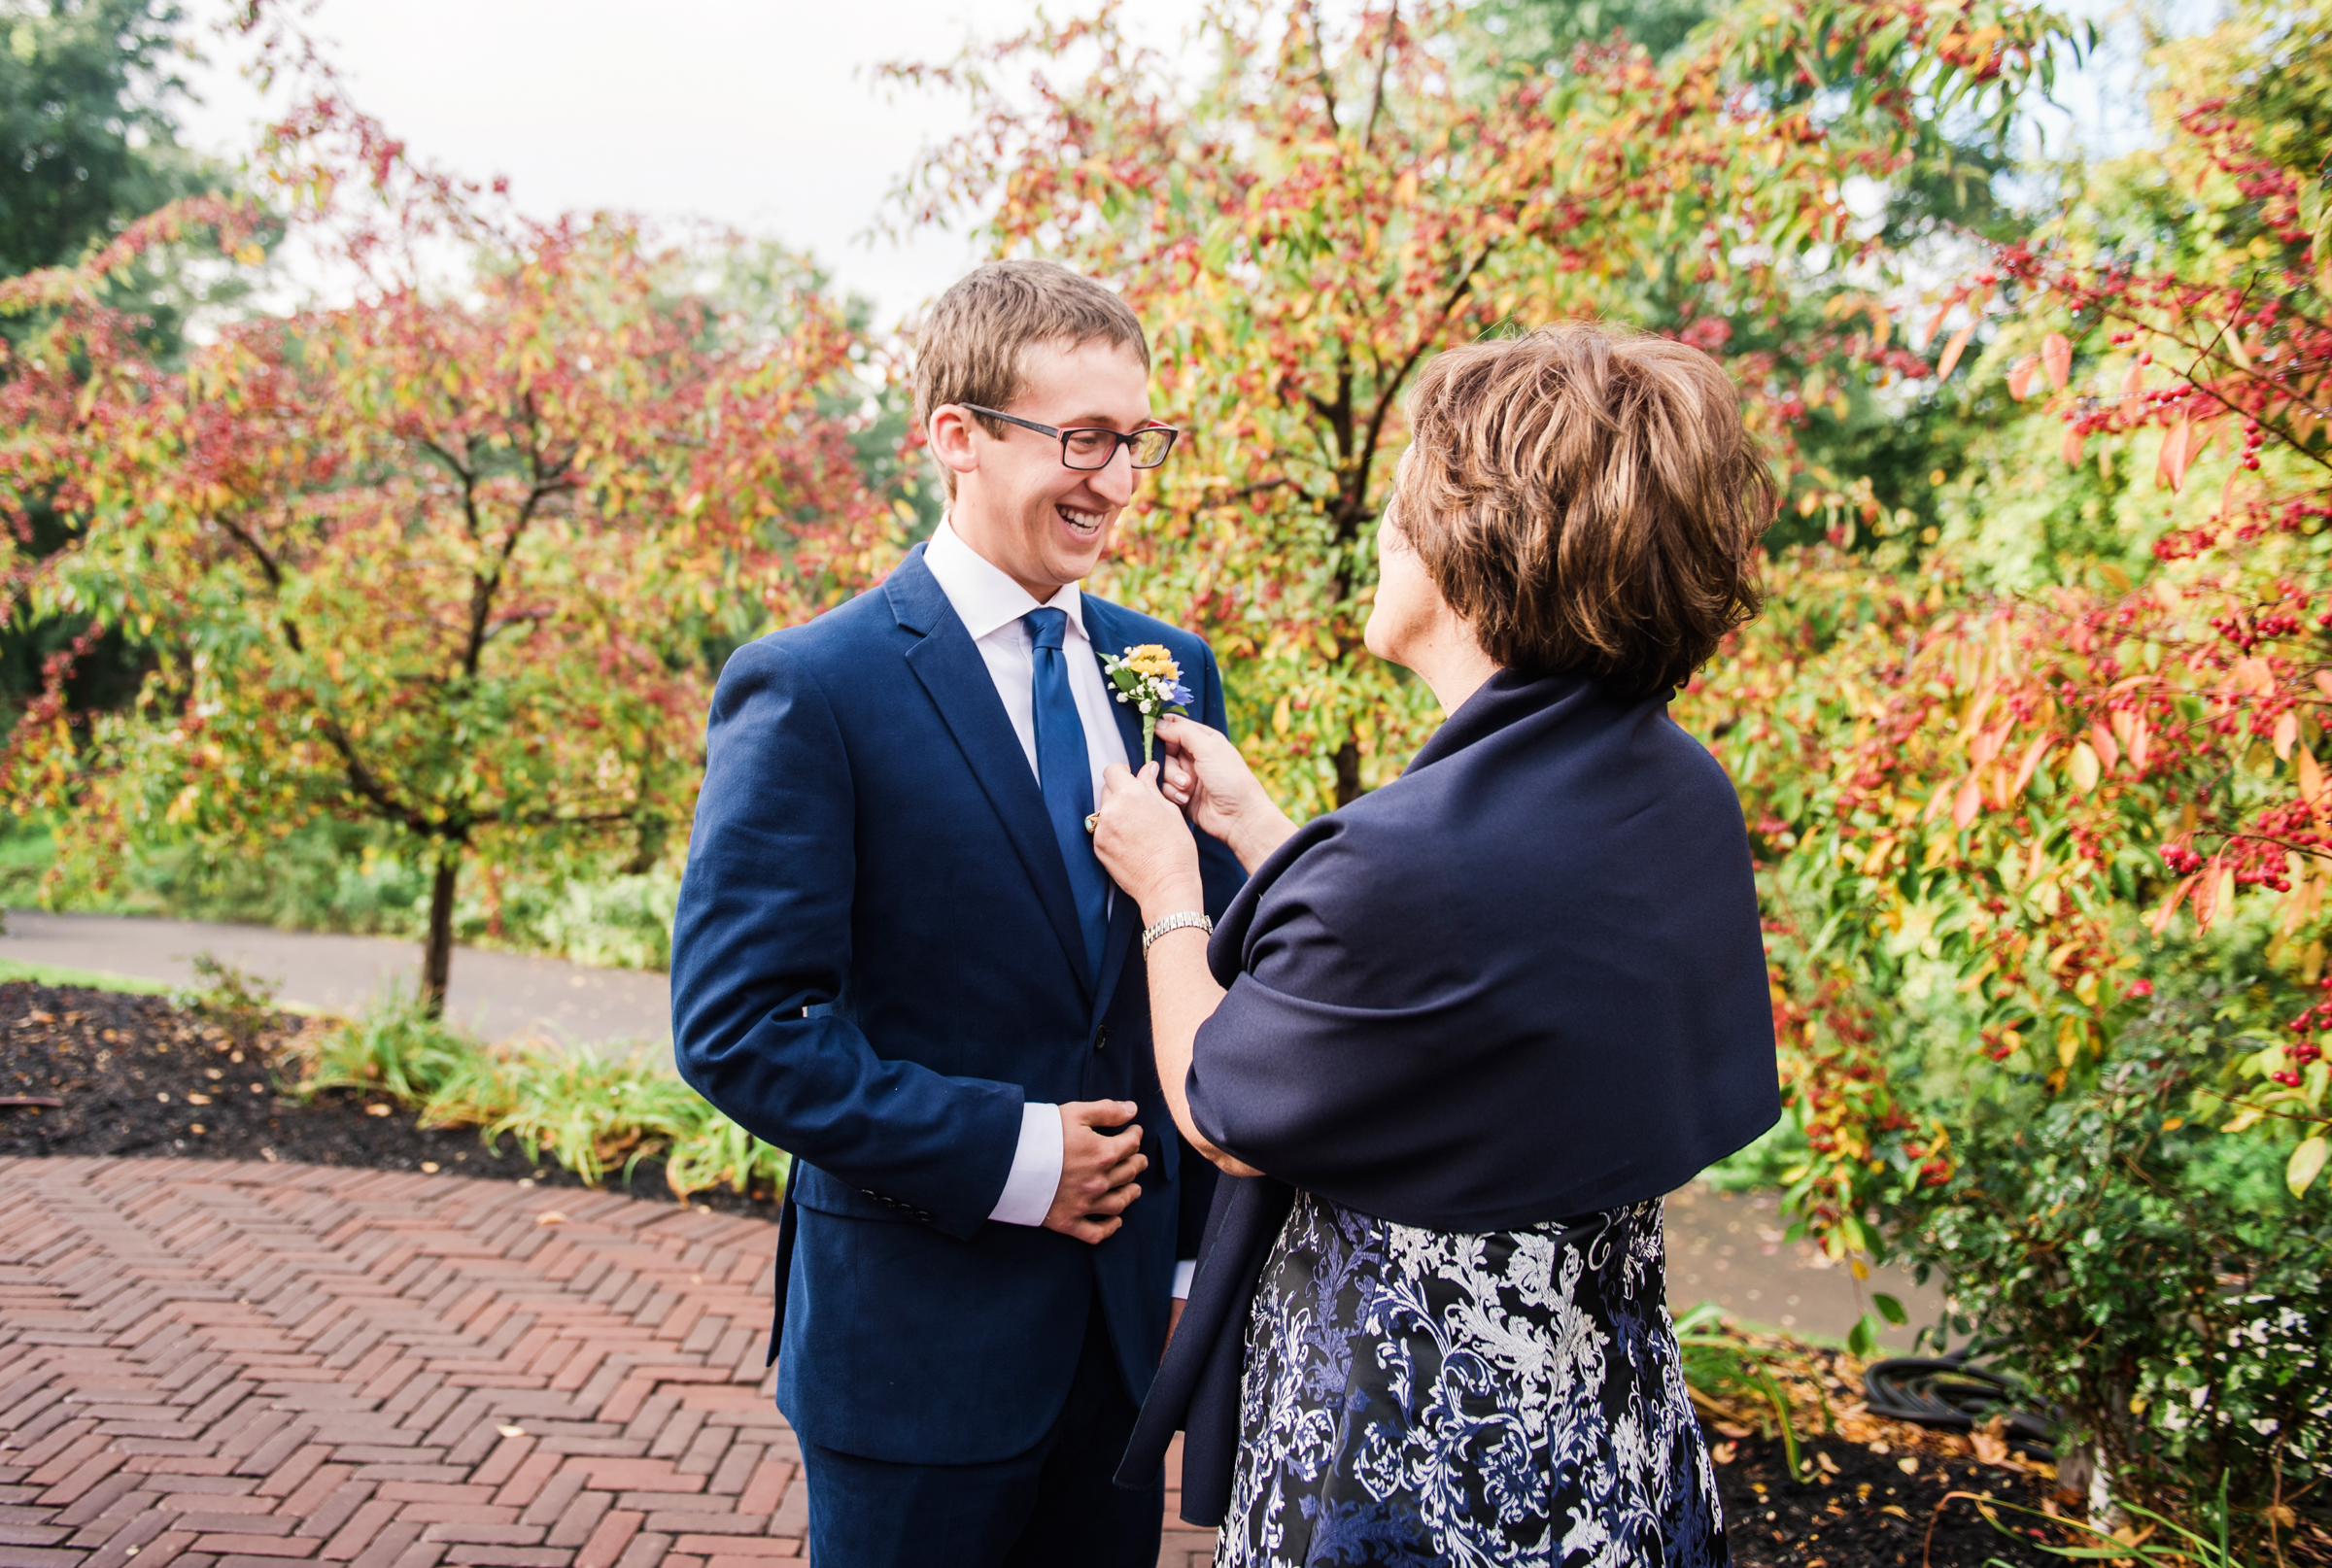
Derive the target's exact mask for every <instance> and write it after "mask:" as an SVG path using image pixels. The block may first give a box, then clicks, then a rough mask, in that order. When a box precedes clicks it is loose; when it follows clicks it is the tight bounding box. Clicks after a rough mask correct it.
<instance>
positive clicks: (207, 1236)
mask: <svg viewBox="0 0 2332 1568" xmlns="http://www.w3.org/2000/svg"><path fill="white" fill-rule="evenodd" d="M775 1244H776V1234H775V1229H774V1227H772V1226H771V1225H768V1224H766V1223H764V1222H761V1221H758V1220H752V1219H738V1218H730V1217H726V1216H721V1215H715V1214H711V1213H707V1212H704V1211H702V1210H688V1209H683V1208H676V1207H674V1206H673V1205H670V1204H659V1203H648V1202H643V1201H638V1200H633V1199H626V1198H619V1197H613V1196H610V1195H606V1194H599V1193H583V1192H577V1191H574V1190H572V1189H558V1190H553V1189H543V1188H530V1187H521V1186H517V1185H514V1184H511V1183H507V1182H494V1181H473V1180H464V1179H461V1178H458V1177H453V1176H408V1175H401V1174H396V1173H389V1172H377V1171H349V1170H333V1169H324V1168H320V1167H314V1166H298V1165H288V1164H285V1165H271V1164H257V1163H233V1162H226V1161H210V1160H68V1159H57V1160H0V1568H125V1565H127V1564H129V1563H130V1562H131V1560H132V1559H133V1558H134V1559H136V1568H159V1565H161V1564H164V1563H177V1564H180V1565H182V1568H290V1565H289V1563H288V1562H287V1559H299V1560H304V1561H308V1562H313V1563H317V1564H328V1565H331V1568H433V1565H435V1564H439V1563H480V1564H507V1565H510V1568H651V1565H654V1564H666V1565H669V1568H767V1565H768V1564H769V1563H770V1562H771V1560H772V1559H774V1558H793V1557H798V1556H800V1554H801V1552H802V1545H803V1532H804V1528H805V1525H806V1509H805V1499H804V1495H803V1489H802V1487H801V1485H800V1484H799V1479H798V1478H799V1476H800V1470H801V1454H800V1449H798V1448H797V1446H796V1445H795V1442H794V1438H793V1434H792V1433H791V1432H790V1431H788V1430H787V1428H786V1425H785V1422H784V1420H783V1418H782V1417H780V1416H779V1415H778V1414H777V1412H776V1409H775V1407H774V1405H773V1404H772V1381H773V1379H774V1374H773V1373H765V1372H764V1370H763V1368H762V1350H763V1346H764V1343H765V1341H764V1336H765V1335H766V1334H767V1333H768V1330H769V1315H770V1297H769V1290H770V1260H771V1257H772V1253H773V1251H774V1248H775ZM1177 1471H1179V1466H1176V1467H1174V1468H1173V1469H1170V1471H1169V1484H1173V1478H1174V1476H1175V1474H1176V1472H1177ZM1168 1522H1169V1525H1170V1528H1169V1529H1168V1531H1167V1538H1166V1546H1165V1550H1164V1551H1163V1552H1162V1553H1161V1555H1160V1559H1159V1560H1160V1563H1161V1568H1165V1565H1169V1564H1170V1565H1171V1568H1205V1564H1206V1563H1207V1562H1208V1561H1209V1558H1210V1555H1211V1552H1210V1551H1209V1549H1210V1548H1211V1546H1212V1539H1211V1532H1195V1531H1189V1530H1187V1529H1185V1528H1181V1527H1172V1526H1175V1520H1174V1519H1173V1499H1172V1497H1171V1496H1170V1498H1169V1504H1168Z"/></svg>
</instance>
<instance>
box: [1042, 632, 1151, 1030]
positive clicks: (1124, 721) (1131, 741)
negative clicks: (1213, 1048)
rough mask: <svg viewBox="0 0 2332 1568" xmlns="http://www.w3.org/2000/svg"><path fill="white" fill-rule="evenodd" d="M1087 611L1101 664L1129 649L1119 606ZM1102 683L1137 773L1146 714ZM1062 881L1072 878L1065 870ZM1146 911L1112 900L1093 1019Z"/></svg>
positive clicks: (1106, 1006) (1105, 1003) (1110, 992)
mask: <svg viewBox="0 0 2332 1568" xmlns="http://www.w3.org/2000/svg"><path fill="white" fill-rule="evenodd" d="M1081 602H1082V604H1083V606H1084V612H1085V635H1086V636H1088V637H1090V638H1092V639H1093V658H1094V661H1095V663H1099V662H1100V659H1101V656H1102V655H1103V654H1105V653H1106V654H1110V655H1112V656H1113V657H1115V656H1116V655H1119V654H1122V653H1124V652H1125V650H1126V648H1127V646H1128V644H1127V642H1126V640H1125V635H1124V629H1123V628H1121V627H1119V626H1118V625H1117V623H1116V616H1115V606H1113V605H1110V604H1108V603H1106V602H1104V601H1103V600H1101V599H1097V598H1095V597H1092V596H1091V595H1090V594H1088V595H1085V596H1083V597H1082V600H1081ZM1101 679H1102V684H1103V685H1104V686H1105V687H1108V688H1109V691H1110V694H1111V700H1110V711H1111V712H1113V713H1115V714H1116V715H1117V733H1118V734H1120V735H1122V736H1123V737H1124V739H1125V761H1126V766H1127V767H1131V768H1132V769H1133V770H1134V771H1135V772H1137V773H1138V772H1140V771H1141V770H1142V715H1141V714H1139V713H1137V712H1135V711H1134V705H1133V704H1132V703H1131V702H1120V701H1118V700H1116V691H1117V688H1116V686H1115V684H1114V683H1113V682H1112V681H1111V680H1110V677H1109V674H1108V672H1107V671H1106V670H1105V671H1104V672H1103V674H1102V677H1101ZM1062 880H1063V881H1064V882H1066V881H1067V880H1068V877H1067V873H1065V872H1064V873H1063V875H1062ZM1141 925H1142V911H1141V910H1140V909H1138V908H1136V907H1135V906H1134V901H1133V900H1131V899H1129V898H1127V897H1126V896H1125V893H1124V890H1123V889H1119V890H1118V893H1117V896H1116V898H1115V899H1114V900H1112V901H1111V907H1110V931H1109V936H1108V937H1107V939H1106V940H1104V941H1103V943H1102V947H1101V983H1100V984H1099V985H1098V986H1096V987H1095V988H1094V993H1093V1018H1094V1021H1095V1022H1096V1023H1098V1022H1099V1021H1100V1020H1101V1019H1102V1018H1103V1017H1105V1016H1107V1015H1108V1013H1109V1010H1110V1002H1111V999H1112V998H1113V997H1115V995H1116V992H1117V981H1118V978H1119V976H1121V975H1122V974H1123V973H1124V972H1125V963H1126V955H1127V954H1128V953H1130V952H1131V951H1132V950H1133V945H1134V936H1135V934H1136V933H1137V932H1138V931H1139V930H1140V929H1141Z"/></svg>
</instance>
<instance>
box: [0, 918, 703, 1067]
mask: <svg viewBox="0 0 2332 1568" xmlns="http://www.w3.org/2000/svg"><path fill="white" fill-rule="evenodd" d="M206 951H207V952H209V953H212V954H214V955H215V956H217V957H219V958H222V959H224V960H226V961H227V962H229V963H232V964H235V965H237V966H239V967H241V968H243V969H245V970H248V971H250V972H252V973H254V974H258V975H263V976H265V977H266V978H268V979H271V980H274V981H276V982H278V983H279V984H280V985H282V987H283V991H282V996H283V998H284V1000H285V1001H287V1002H296V1003H301V1004H303V1005H305V1006H311V1007H324V1008H327V1009H329V1010H331V1011H334V1012H345V1013H354V1012H360V1011H361V1010H362V1009H363V1007H364V1006H365V1004H367V1003H369V1002H371V1001H372V1000H373V999H374V998H376V997H379V996H381V995H383V994H385V993H386V992H387V990H388V988H389V985H390V982H391V981H392V980H402V981H403V982H404V983H405V984H406V985H407V986H408V987H410V986H412V985H413V984H414V983H416V982H417V981H418V980H419V978H420V975H421V948H420V945H419V944H418V943H414V942H405V941H393V940H391V939H389V938H388V937H339V936H331V935H328V934H324V933H317V932H300V931H277V930H275V929H274V928H272V927H269V926H234V925H224V924H221V923H218V922H214V921H203V920H156V919H151V918H147V917H144V916H132V915H89V914H50V913H48V912H46V911H44V910H38V909H11V910H9V911H8V932H7V935H5V936H0V958H13V959H15V960H17V962H19V963H24V964H48V965H53V966H55V967H56V968H59V969H73V970H93V971H97V972H99V973H103V974H125V975H128V976H130V977H132V978H134V979H141V980H159V981H162V982H164V983H166V984H170V985H189V984H191V983H192V982H193V979H194V971H193V966H192V963H191V961H192V959H193V957H194V955H195V954H196V953H200V952H206ZM446 1010H447V1011H448V1012H449V1013H450V1014H452V1016H453V1017H454V1018H455V1019H456V1020H458V1021H460V1022H462V1023H463V1024H466V1025H468V1026H469V1027H470V1028H472V1029H474V1030H476V1031H477V1033H478V1034H480V1035H481V1036H483V1037H484V1038H486V1039H487V1040H504V1039H507V1038H509V1037H510V1036H512V1035H517V1034H523V1033H525V1032H526V1031H528V1030H530V1029H537V1028H539V1029H541V1030H543V1031H545V1032H547V1033H550V1034H554V1035H556V1036H558V1037H559V1038H560V1039H562V1040H568V1041H577V1042H579V1041H599V1040H648V1041H663V1040H670V1039H671V1035H672V1028H671V988H670V986H669V982H668V981H667V979H666V977H665V976H664V975H662V974H654V973H648V972H645V971H638V970H603V969H594V968H592V967H590V966H589V965H585V964H569V963H566V961H564V960H562V959H556V958H534V957H529V956H527V955H524V954H520V953H496V952H488V951H485V950H483V949H480V948H475V947H461V948H457V949H455V951H454V971H453V982H452V985H451V987H450V988H449V991H448V993H447V997H446Z"/></svg>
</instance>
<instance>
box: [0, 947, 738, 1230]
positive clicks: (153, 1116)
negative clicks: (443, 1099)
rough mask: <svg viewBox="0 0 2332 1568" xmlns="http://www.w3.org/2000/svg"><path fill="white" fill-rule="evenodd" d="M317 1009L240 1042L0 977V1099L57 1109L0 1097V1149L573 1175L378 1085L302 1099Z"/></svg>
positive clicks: (124, 998)
mask: <svg viewBox="0 0 2332 1568" xmlns="http://www.w3.org/2000/svg"><path fill="white" fill-rule="evenodd" d="M317 1027H321V1026H320V1025H319V1024H317V1022H316V1021H315V1020H312V1019H303V1018H300V1017H298V1016H296V1015H294V1014H291V1013H277V1014H274V1015H272V1016H271V1017H270V1018H269V1020H268V1022H267V1024H266V1025H265V1026H263V1027H262V1028H261V1030H260V1031H259V1033H258V1038H257V1040H256V1042H255V1043H254V1044H253V1045H252V1046H251V1047H250V1048H249V1049H237V1048H236V1046H235V1043H234V1041H233V1040H230V1039H229V1037H228V1035H227V1032H226V1030H225V1029H224V1028H223V1027H222V1026H221V1025H219V1024H217V1023H213V1022H211V1021H209V1020H207V1019H205V1018H203V1017H202V1016H200V1015H199V1014H198V1013H195V1012H192V1011H189V1010H188V1009H185V1008H182V1007H178V1006H173V1005H172V1004H171V1002H170V1001H169V999H167V998H165V997H156V996H136V995H130V994H126V993H123V992H118V991H96V990H91V989H89V988H87V987H86V986H50V985H38V984H35V983H33V982H31V981H28V980H10V981H6V982H0V1097H18V1098H26V1099H54V1100H61V1101H62V1102H63V1104H62V1105H61V1106H58V1107H53V1108H44V1107H0V1155H36V1156H37V1155H74V1154H78V1155H115V1156H147V1157H154V1156H163V1155H167V1156H176V1157H193V1158H201V1159H215V1160H294V1161H298V1162H301V1163H304V1164H309V1165H339V1166H363V1167H366V1168H369V1169H374V1170H387V1171H422V1170H429V1169H431V1168H434V1169H435V1170H437V1171H439V1172H442V1173H444V1174H445V1175H448V1176H490V1177H495V1178H497V1179H501V1180H532V1182H534V1184H536V1185H537V1186H545V1187H580V1186H582V1185H584V1182H583V1180H582V1178H581V1177H579V1176H575V1175H574V1173H572V1172H570V1171H567V1170H566V1169H565V1168H564V1167H561V1166H558V1165H555V1164H552V1163H551V1162H549V1161H548V1160H545V1161H543V1162H542V1163H541V1164H539V1165H537V1164H534V1163H532V1161H530V1160H529V1159H528V1158H527V1155H526V1153H525V1151H523V1150H522V1149H520V1148H518V1147H517V1146H516V1144H515V1143H514V1142H512V1141H511V1140H509V1139H507V1138H504V1139H502V1140H500V1141H499V1150H498V1152H497V1150H495V1149H491V1148H489V1147H487V1145H486V1143H485V1142H484V1141H483V1140H482V1139H481V1138H480V1137H479V1136H478V1132H477V1130H476V1129H475V1128H469V1127H449V1128H423V1127H421V1126H418V1125H417V1124H416V1122H415V1119H414V1116H413V1113H412V1112H411V1111H409V1110H406V1109H404V1108H401V1107H399V1106H397V1105H396V1104H395V1103H394V1102H393V1101H391V1100H390V1099H389V1097H388V1096H386V1095H378V1094H374V1095H367V1094H362V1093H359V1092H357V1091H354V1090H345V1089H327V1090H325V1091H324V1092H322V1093H320V1094H318V1095H317V1096H316V1097H315V1098H314V1099H313V1100H308V1101H304V1102H303V1101H301V1100H299V1099H296V1098H294V1097H292V1096H291V1094H290V1093H289V1092H288V1091H289V1090H290V1089H291V1086H292V1085H293V1084H294V1083H295V1082H296V1080H297V1077H298V1070H297V1067H296V1064H295V1061H294V1059H293V1058H292V1055H291V1045H292V1043H293V1042H294V1041H295V1040H297V1038H298V1036H299V1034H300V1032H301V1031H302V1030H304V1029H311V1028H317ZM610 1184H611V1185H612V1186H613V1187H614V1188H615V1189H616V1190H619V1191H628V1192H629V1193H630V1194H631V1195H632V1196H633V1197H635V1198H652V1199H658V1200H661V1201H663V1202H667V1203H669V1202H672V1201H673V1199H672V1192H671V1189H670V1188H669V1186H667V1185H666V1184H665V1179H664V1162H663V1161H661V1160H642V1161H641V1162H640V1163H639V1165H638V1166H637V1168H636V1169H634V1172H633V1174H632V1178H631V1181H630V1182H629V1184H626V1183H625V1182H624V1181H623V1180H622V1178H621V1176H620V1175H619V1176H616V1177H615V1178H614V1179H613V1180H612V1181H611V1183H610ZM689 1202H690V1203H691V1204H692V1205H696V1206H700V1207H704V1208H710V1209H715V1210H723V1211H725V1212H729V1213H742V1214H755V1215H759V1216H761V1217H763V1218H766V1219H775V1218H776V1217H777V1206H776V1205H775V1204H773V1203H757V1202H755V1201H753V1200H752V1199H749V1198H746V1197H744V1196H742V1195H741V1194H738V1193H734V1192H701V1193H697V1194H695V1195H693V1196H692V1197H691V1198H690V1199H689Z"/></svg>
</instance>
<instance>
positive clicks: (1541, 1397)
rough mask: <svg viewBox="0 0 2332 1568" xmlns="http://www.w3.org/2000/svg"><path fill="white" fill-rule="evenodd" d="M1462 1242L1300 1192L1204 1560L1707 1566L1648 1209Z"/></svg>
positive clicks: (1267, 1270)
mask: <svg viewBox="0 0 2332 1568" xmlns="http://www.w3.org/2000/svg"><path fill="white" fill-rule="evenodd" d="M1562 1231H1563V1227H1562V1226H1560V1225H1545V1226H1539V1227H1536V1228H1533V1229H1530V1230H1523V1231H1496V1232H1491V1233H1489V1234H1485V1235H1466V1234H1458V1233H1452V1232H1445V1231H1429V1230H1420V1229H1417V1228H1415V1227H1413V1226H1407V1225H1395V1224H1392V1223H1390V1222H1389V1221H1387V1220H1381V1219H1375V1218H1372V1217H1370V1216H1369V1215H1366V1214H1361V1213H1356V1212H1355V1211H1353V1210H1348V1209H1343V1208H1339V1207H1338V1206H1337V1205H1335V1204H1332V1203H1328V1202H1325V1201H1324V1200H1321V1199H1319V1198H1315V1197H1312V1196H1311V1195H1309V1194H1301V1195H1299V1196H1298V1197H1297V1199H1296V1205H1295V1210H1294V1212H1293V1213H1292V1214H1290V1215H1289V1216H1288V1220H1287V1224H1286V1229H1285V1230H1283V1231H1282V1232H1281V1235H1280V1240H1279V1243H1278V1244H1277V1245H1276V1246H1275V1247H1274V1248H1273V1250H1272V1253H1271V1257H1270V1259H1269V1261H1268V1262H1267V1263H1266V1264H1265V1265H1264V1269H1263V1277H1262V1279H1261V1282H1260V1283H1259V1285H1258V1286H1257V1288H1256V1292H1255V1309H1254V1312H1253V1314H1252V1317H1251V1318H1250V1320H1249V1324H1248V1347H1247V1371H1246V1379H1245V1382H1244V1384H1243V1385H1242V1392H1241V1398H1242V1422H1241V1424H1242V1443H1241V1454H1240V1463H1239V1471H1238V1475H1237V1477H1236V1478H1235V1480H1234V1482H1233V1483H1232V1492H1231V1502H1230V1510H1229V1513H1228V1515H1227V1516H1226V1517H1225V1520H1224V1524H1223V1529H1222V1534H1221V1537H1220V1540H1219V1544H1218V1545H1217V1549H1216V1557H1215V1560H1216V1562H1217V1565H1218V1568H1314V1565H1320V1568H1327V1565H1336V1568H1355V1565H1359V1564H1370V1565H1378V1564H1395V1563H1398V1564H1427V1563H1431V1564H1445V1563H1446V1564H1452V1565H1458V1568H1477V1565H1480V1568H1490V1565H1492V1564H1495V1565H1498V1568H1505V1565H1508V1564H1517V1563H1532V1564H1551V1565H1560V1568H1648V1565H1654V1564H1657V1565H1660V1568H1719V1565H1721V1564H1724V1563H1725V1562H1727V1561H1728V1558H1727V1555H1726V1551H1725V1538H1724V1530H1723V1525H1722V1522H1721V1519H1720V1515H1719V1508H1718V1502H1717V1487H1716V1476H1715V1473H1714V1472H1713V1471H1712V1470H1711V1468H1710V1466H1709V1460H1708V1451H1707V1449H1706V1446H1705V1445H1704V1444H1703V1442H1702V1440H1701V1437H1700V1429H1699V1426H1698V1423H1697V1422H1696V1420H1695V1419H1694V1416H1693V1408H1692V1404H1691V1401H1690V1399H1689V1398H1688V1396H1687V1395H1686V1392H1685V1385H1684V1370H1683V1366H1682V1363H1681V1360H1680V1358H1679V1355H1678V1352H1677V1348H1676V1335H1675V1329H1674V1327H1673V1325H1672V1324H1671V1323H1670V1321H1669V1319H1668V1312H1667V1306H1666V1302H1665V1299H1664V1288H1663V1263H1664V1258H1663V1243H1662V1235H1661V1212H1660V1205H1659V1204H1658V1203H1657V1202H1654V1203H1648V1204H1641V1205H1638V1206H1636V1207H1634V1208H1631V1209H1627V1210H1619V1211H1617V1212H1616V1213H1615V1214H1614V1216H1613V1223H1612V1225H1611V1227H1610V1229H1609V1230H1608V1232H1607V1233H1606V1234H1605V1235H1604V1236H1603V1237H1601V1238H1599V1239H1595V1240H1592V1241H1587V1242H1584V1243H1581V1244H1571V1245H1560V1244H1559V1238H1560V1235H1561V1233H1562Z"/></svg>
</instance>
